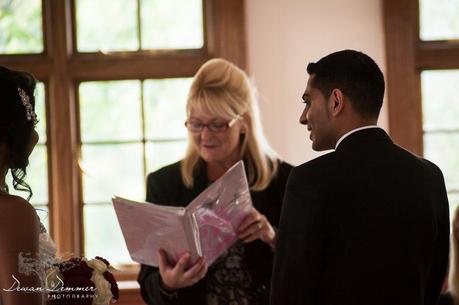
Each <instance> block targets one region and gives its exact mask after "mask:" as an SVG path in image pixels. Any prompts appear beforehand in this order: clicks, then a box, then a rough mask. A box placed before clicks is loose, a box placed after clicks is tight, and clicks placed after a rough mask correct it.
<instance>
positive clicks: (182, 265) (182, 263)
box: [174, 252, 191, 273]
mask: <svg viewBox="0 0 459 305" xmlns="http://www.w3.org/2000/svg"><path fill="white" fill-rule="evenodd" d="M190 257H191V254H190V253H188V252H187V253H185V254H183V255H182V257H180V259H179V261H178V262H177V264H176V265H175V267H174V269H175V270H177V271H180V273H183V272H184V270H185V269H186V266H187V264H188V261H189V260H190Z"/></svg>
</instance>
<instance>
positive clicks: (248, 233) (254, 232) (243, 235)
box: [238, 221, 265, 241]
mask: <svg viewBox="0 0 459 305" xmlns="http://www.w3.org/2000/svg"><path fill="white" fill-rule="evenodd" d="M264 227H265V225H264V224H263V222H262V221H256V222H253V223H252V224H251V225H250V226H249V227H248V228H246V229H245V230H244V231H242V232H240V233H239V235H238V237H239V239H242V240H244V241H245V239H247V238H249V237H252V236H255V239H257V238H258V237H260V234H261V231H262V230H263V229H264Z"/></svg>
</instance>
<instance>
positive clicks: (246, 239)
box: [240, 227, 262, 243]
mask: <svg viewBox="0 0 459 305" xmlns="http://www.w3.org/2000/svg"><path fill="white" fill-rule="evenodd" d="M261 235H262V230H260V229H258V227H257V229H256V231H253V232H252V233H250V234H248V235H246V236H244V237H242V238H241V237H240V239H242V241H243V242H244V243H250V242H252V241H254V240H256V239H259V238H260V237H261Z"/></svg>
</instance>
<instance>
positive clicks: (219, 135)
mask: <svg viewBox="0 0 459 305" xmlns="http://www.w3.org/2000/svg"><path fill="white" fill-rule="evenodd" d="M187 122H188V123H191V124H195V126H196V124H197V125H198V126H199V125H200V124H203V125H204V126H202V130H201V131H200V132H197V131H189V133H190V138H191V140H192V141H193V143H194V145H195V146H196V149H197V151H198V153H199V156H200V157H201V158H202V159H203V160H204V161H206V162H208V163H228V164H232V163H234V162H236V161H238V160H239V159H240V149H241V147H240V135H241V133H242V132H244V131H245V129H244V128H245V127H244V124H243V121H241V120H238V121H235V122H234V124H232V125H231V127H227V128H226V130H224V131H221V132H215V131H212V130H210V128H209V126H208V124H211V123H212V124H216V126H218V125H221V124H227V123H228V122H229V121H228V120H227V119H224V118H222V117H219V116H213V115H210V114H208V113H203V112H201V111H198V110H196V109H192V110H191V112H190V116H189V118H188V120H187Z"/></svg>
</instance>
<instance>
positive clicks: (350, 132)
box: [335, 125, 380, 149]
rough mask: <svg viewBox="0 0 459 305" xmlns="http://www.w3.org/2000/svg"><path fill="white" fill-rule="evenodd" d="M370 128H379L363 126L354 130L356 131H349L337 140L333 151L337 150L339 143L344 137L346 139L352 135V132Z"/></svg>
mask: <svg viewBox="0 0 459 305" xmlns="http://www.w3.org/2000/svg"><path fill="white" fill-rule="evenodd" d="M370 128H380V127H379V126H376V125H368V126H363V127H359V128H356V129H352V130H351V131H349V132H347V133H345V134H344V135H343V136H342V137H341V138H339V140H338V142H336V145H335V149H337V148H338V145H339V143H341V142H342V141H343V140H344V139H345V138H346V137H348V136H349V135H351V134H353V133H354V132H357V131H359V130H364V129H370Z"/></svg>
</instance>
